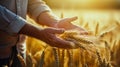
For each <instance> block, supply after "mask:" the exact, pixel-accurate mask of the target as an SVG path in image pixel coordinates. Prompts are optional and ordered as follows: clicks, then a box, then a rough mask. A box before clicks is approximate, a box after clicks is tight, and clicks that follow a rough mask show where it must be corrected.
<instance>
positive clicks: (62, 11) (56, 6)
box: [44, 0, 120, 28]
mask: <svg viewBox="0 0 120 67" xmlns="http://www.w3.org/2000/svg"><path fill="white" fill-rule="evenodd" d="M44 1H45V2H46V3H47V4H48V5H49V6H50V8H51V9H52V10H53V12H54V13H55V14H56V15H57V16H59V17H73V16H78V18H79V19H78V20H77V21H75V23H74V24H76V25H80V26H82V25H84V24H85V23H88V22H89V23H90V24H91V25H93V24H95V22H97V23H99V24H100V26H104V25H107V24H109V23H111V22H112V23H113V22H114V21H115V20H117V21H120V0H44ZM90 24H89V25H90ZM90 27H91V28H92V27H93V26H90Z"/></svg>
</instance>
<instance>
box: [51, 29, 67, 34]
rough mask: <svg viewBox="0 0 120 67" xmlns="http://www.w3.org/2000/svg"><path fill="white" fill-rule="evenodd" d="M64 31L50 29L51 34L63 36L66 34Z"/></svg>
mask: <svg viewBox="0 0 120 67" xmlns="http://www.w3.org/2000/svg"><path fill="white" fill-rule="evenodd" d="M64 31H65V30H64V29H56V28H50V29H49V32H50V33H52V34H62V33H64Z"/></svg>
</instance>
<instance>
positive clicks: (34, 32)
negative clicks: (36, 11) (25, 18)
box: [18, 23, 42, 40]
mask: <svg viewBox="0 0 120 67" xmlns="http://www.w3.org/2000/svg"><path fill="white" fill-rule="evenodd" d="M41 30H42V29H40V28H37V27H36V26H33V25H31V24H28V23H26V24H25V25H24V26H23V27H22V28H21V30H20V31H19V33H18V34H24V35H27V36H30V37H34V38H37V39H39V40H42V39H41V38H42V37H41V36H42V35H41Z"/></svg>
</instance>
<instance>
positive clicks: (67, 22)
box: [37, 12, 88, 35]
mask: <svg viewBox="0 0 120 67" xmlns="http://www.w3.org/2000/svg"><path fill="white" fill-rule="evenodd" d="M75 20H77V17H72V18H63V19H60V18H58V17H57V16H56V15H54V14H53V13H52V12H43V13H41V14H40V15H39V17H38V21H37V23H38V24H40V25H46V26H49V27H54V28H64V29H65V30H73V29H75V30H78V31H80V33H81V34H85V35H86V34H88V32H87V31H86V30H85V29H83V28H82V27H78V26H76V25H74V24H72V23H71V22H73V21H75Z"/></svg>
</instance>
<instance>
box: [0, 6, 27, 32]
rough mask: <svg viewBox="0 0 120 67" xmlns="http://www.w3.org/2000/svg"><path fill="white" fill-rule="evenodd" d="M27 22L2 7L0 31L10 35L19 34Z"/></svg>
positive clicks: (0, 11)
mask: <svg viewBox="0 0 120 67" xmlns="http://www.w3.org/2000/svg"><path fill="white" fill-rule="evenodd" d="M25 23H26V21H25V20H24V19H23V18H21V17H20V16H17V15H16V14H14V13H13V12H11V11H10V10H8V9H6V8H5V7H3V6H1V5H0V30H1V31H4V32H7V33H9V34H17V33H18V32H19V31H20V29H21V28H22V27H23V26H24V25H25Z"/></svg>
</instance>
